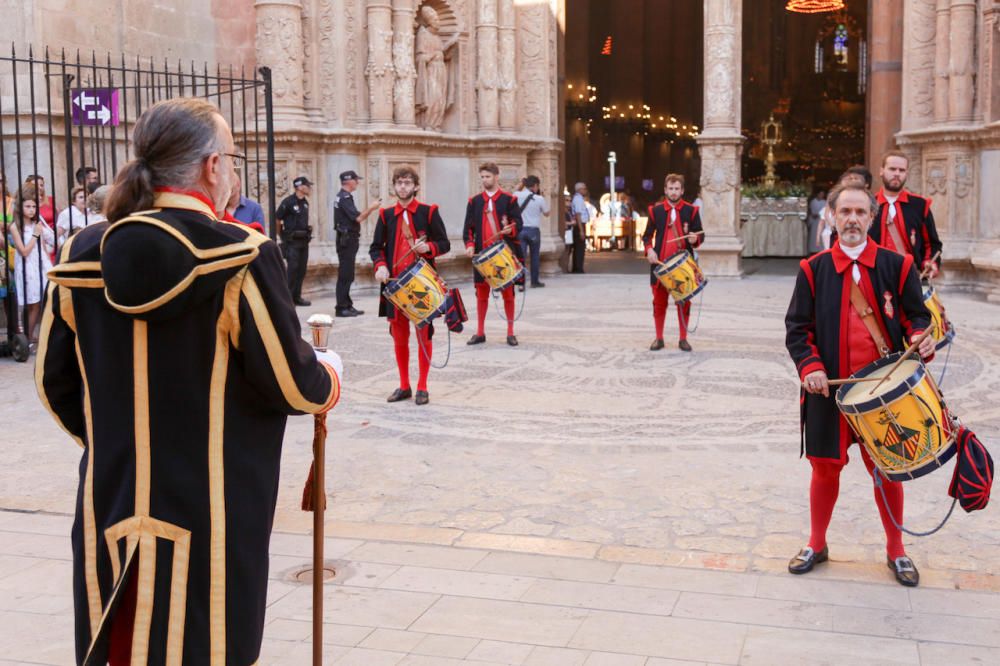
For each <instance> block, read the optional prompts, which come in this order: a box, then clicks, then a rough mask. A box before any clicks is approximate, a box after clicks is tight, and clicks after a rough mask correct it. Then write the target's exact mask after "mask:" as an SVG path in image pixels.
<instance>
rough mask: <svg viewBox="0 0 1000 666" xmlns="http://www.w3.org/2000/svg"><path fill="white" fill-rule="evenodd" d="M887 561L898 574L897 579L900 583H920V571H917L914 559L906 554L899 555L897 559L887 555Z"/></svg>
mask: <svg viewBox="0 0 1000 666" xmlns="http://www.w3.org/2000/svg"><path fill="white" fill-rule="evenodd" d="M886 563H887V564H888V565H889V568H890V569H892V571H893V573H895V574H896V580H897V581H898V582H899V584H900V585H905V586H906V587H916V586H917V585H919V584H920V572H919V571H917V566H916V565H915V564H914V563H913V560H911V559H910V558H908V557H907V556H906V555H903V556H902V557H897V558H896V559H892V558H889V557H887V558H886Z"/></svg>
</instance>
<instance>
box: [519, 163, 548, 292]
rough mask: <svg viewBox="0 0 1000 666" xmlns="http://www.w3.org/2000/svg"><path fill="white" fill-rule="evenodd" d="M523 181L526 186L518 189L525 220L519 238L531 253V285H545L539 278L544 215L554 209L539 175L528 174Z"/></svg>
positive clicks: (522, 214)
mask: <svg viewBox="0 0 1000 666" xmlns="http://www.w3.org/2000/svg"><path fill="white" fill-rule="evenodd" d="M522 182H523V184H524V188H523V189H521V190H518V191H517V205H518V206H520V208H521V219H522V220H524V229H522V230H521V234H520V236H519V240H520V241H522V243H523V244H524V246H525V249H526V250H528V252H529V253H530V255H529V262H530V265H531V271H530V272H531V286H532V287H544V286H545V283H544V282H542V281H541V280H539V276H538V270H539V263H541V262H540V259H541V256H540V250H541V244H542V217H543V216H544V217H548V216H549V215H550V214H551V212H552V211H551V210H550V208H549V202H548V201H546V200H545V197H544V196H542V194H541V181H540V180H539V179H538V176H528V177H527V178H525V179H524V180H523V181H522Z"/></svg>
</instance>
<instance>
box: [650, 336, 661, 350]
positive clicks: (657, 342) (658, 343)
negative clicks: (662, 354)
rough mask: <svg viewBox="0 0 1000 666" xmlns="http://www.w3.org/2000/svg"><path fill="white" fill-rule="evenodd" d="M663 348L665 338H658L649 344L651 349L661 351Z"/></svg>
mask: <svg viewBox="0 0 1000 666" xmlns="http://www.w3.org/2000/svg"><path fill="white" fill-rule="evenodd" d="M661 349H663V338H656V339H655V340H653V343H652V344H651V345H649V351H660V350H661Z"/></svg>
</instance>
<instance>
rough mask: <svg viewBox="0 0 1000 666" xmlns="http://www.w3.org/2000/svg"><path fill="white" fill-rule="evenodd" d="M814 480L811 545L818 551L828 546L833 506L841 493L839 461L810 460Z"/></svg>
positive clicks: (811, 505) (810, 518)
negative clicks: (828, 529)
mask: <svg viewBox="0 0 1000 666" xmlns="http://www.w3.org/2000/svg"><path fill="white" fill-rule="evenodd" d="M809 462H811V463H812V470H813V471H812V480H811V481H810V482H809V522H810V530H811V532H810V535H809V547H810V548H812V549H813V550H814V551H816V552H817V553H818V552H819V551H821V550H823V548H825V547H826V529H827V528H828V527H829V526H830V518H832V517H833V507H834V505H835V504H836V503H837V496H838V495H839V494H840V471H841V470H842V469H844V466H843V465H841V464H840V463H839V462H837V461H825V460H810V461H809Z"/></svg>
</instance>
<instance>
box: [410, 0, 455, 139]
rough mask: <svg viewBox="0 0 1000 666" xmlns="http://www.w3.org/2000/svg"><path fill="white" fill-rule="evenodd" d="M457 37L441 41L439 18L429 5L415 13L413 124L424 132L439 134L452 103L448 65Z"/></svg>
mask: <svg viewBox="0 0 1000 666" xmlns="http://www.w3.org/2000/svg"><path fill="white" fill-rule="evenodd" d="M457 42H458V34H457V33H456V34H454V35H451V36H450V37H447V38H445V36H443V35H442V34H441V19H440V17H439V16H438V13H437V11H436V10H435V9H434V8H433V7H431V6H430V5H424V6H423V7H421V8H420V11H419V12H418V13H417V37H416V45H415V49H416V57H415V60H416V65H417V91H416V98H415V102H416V107H417V124H418V125H420V126H421V127H423V128H424V129H429V130H435V131H440V129H441V128H442V127H443V126H444V114H445V112H446V111H447V110H448V109H449V108H450V107H451V105H452V103H453V102H454V101H455V87H456V86H455V81H454V75H453V73H452V70H453V69H454V68H453V67H451V66H449V61H450V60H451V54H450V52H451V51H452V49H453V47H454V46H455V44H456V43H457Z"/></svg>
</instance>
